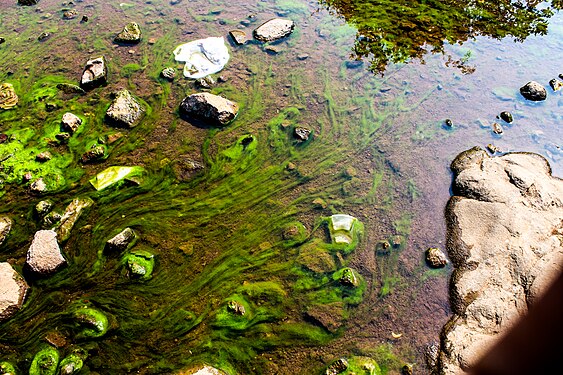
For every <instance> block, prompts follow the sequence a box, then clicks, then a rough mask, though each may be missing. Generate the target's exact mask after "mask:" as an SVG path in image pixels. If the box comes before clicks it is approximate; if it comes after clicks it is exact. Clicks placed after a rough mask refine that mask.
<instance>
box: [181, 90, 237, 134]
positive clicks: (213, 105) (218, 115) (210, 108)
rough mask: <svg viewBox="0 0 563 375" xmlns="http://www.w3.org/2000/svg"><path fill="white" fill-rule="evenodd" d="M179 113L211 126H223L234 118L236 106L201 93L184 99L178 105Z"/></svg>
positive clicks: (228, 101) (231, 102) (225, 100)
mask: <svg viewBox="0 0 563 375" xmlns="http://www.w3.org/2000/svg"><path fill="white" fill-rule="evenodd" d="M180 111H181V112H183V113H184V114H185V115H187V116H190V117H194V118H197V119H200V120H203V121H207V122H210V123H211V124H213V125H219V126H224V125H227V124H228V123H229V122H231V121H232V120H233V119H234V118H235V117H236V115H237V113H238V104H237V103H235V102H233V101H230V100H228V99H225V98H223V97H221V96H217V95H213V94H210V93H207V92H202V93H198V94H192V95H190V96H188V97H187V98H185V99H184V100H183V101H182V103H181V104H180Z"/></svg>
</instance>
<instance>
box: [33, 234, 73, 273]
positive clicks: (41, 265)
mask: <svg viewBox="0 0 563 375" xmlns="http://www.w3.org/2000/svg"><path fill="white" fill-rule="evenodd" d="M65 264H66V260H65V258H64V257H63V255H62V254H61V249H60V248H59V243H58V242H57V234H56V233H55V231H53V230H40V231H37V232H36V233H35V236H34V237H33V241H32V242H31V246H30V247H29V250H28V251H27V259H26V265H27V266H28V267H29V268H30V269H31V271H33V272H35V273H38V274H40V275H48V274H51V273H53V272H55V271H56V270H57V269H59V268H60V267H62V266H64V265H65Z"/></svg>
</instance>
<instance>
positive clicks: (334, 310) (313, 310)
mask: <svg viewBox="0 0 563 375" xmlns="http://www.w3.org/2000/svg"><path fill="white" fill-rule="evenodd" d="M345 311H346V310H345V305H344V302H332V303H328V304H325V305H321V304H319V305H312V306H311V307H309V309H308V310H307V312H306V313H305V316H306V317H307V318H308V319H309V320H312V321H313V322H315V323H317V324H318V325H320V326H322V327H324V328H325V329H326V330H327V331H329V332H331V333H336V332H337V331H338V330H339V329H340V328H341V327H342V326H343V325H344V322H345V320H344V314H345Z"/></svg>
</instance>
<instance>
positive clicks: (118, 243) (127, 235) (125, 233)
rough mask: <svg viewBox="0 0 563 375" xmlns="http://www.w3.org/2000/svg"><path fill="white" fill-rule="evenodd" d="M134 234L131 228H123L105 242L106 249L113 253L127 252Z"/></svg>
mask: <svg viewBox="0 0 563 375" xmlns="http://www.w3.org/2000/svg"><path fill="white" fill-rule="evenodd" d="M135 238H136V236H135V232H134V231H133V229H131V228H125V229H123V230H122V231H121V232H120V233H118V234H116V235H115V236H114V237H113V238H111V239H109V240H108V241H107V242H106V249H107V250H109V251H114V252H122V251H125V250H127V248H128V247H129V245H130V244H131V243H133V241H134V240H135Z"/></svg>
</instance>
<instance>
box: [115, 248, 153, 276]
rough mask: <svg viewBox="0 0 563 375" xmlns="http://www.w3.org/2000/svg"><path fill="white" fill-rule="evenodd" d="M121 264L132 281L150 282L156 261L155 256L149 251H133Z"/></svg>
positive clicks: (124, 257) (125, 256) (126, 255)
mask: <svg viewBox="0 0 563 375" xmlns="http://www.w3.org/2000/svg"><path fill="white" fill-rule="evenodd" d="M121 262H122V264H123V265H124V266H125V267H126V269H127V271H128V274H129V277H131V278H132V279H138V280H148V279H150V278H151V277H152V272H153V269H154V263H155V259H154V255H153V254H151V253H150V252H148V251H144V250H134V251H131V252H130V253H128V254H125V255H124V256H123V258H122V259H121Z"/></svg>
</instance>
